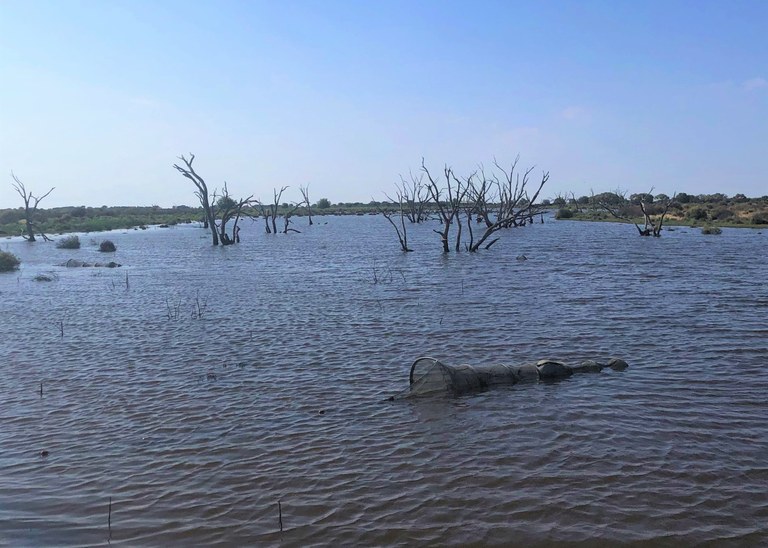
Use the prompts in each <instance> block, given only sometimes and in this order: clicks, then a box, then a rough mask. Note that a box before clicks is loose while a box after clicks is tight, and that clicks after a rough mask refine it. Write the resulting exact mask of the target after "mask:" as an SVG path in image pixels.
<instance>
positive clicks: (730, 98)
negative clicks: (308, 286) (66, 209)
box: [0, 0, 768, 208]
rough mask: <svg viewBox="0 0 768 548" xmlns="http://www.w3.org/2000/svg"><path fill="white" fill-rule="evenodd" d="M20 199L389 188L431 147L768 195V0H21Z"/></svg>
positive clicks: (1, 90)
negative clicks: (192, 180)
mask: <svg viewBox="0 0 768 548" xmlns="http://www.w3.org/2000/svg"><path fill="white" fill-rule="evenodd" d="M0 76H2V86H0V208H3V207H16V206H18V205H19V197H18V196H17V195H16V194H15V193H14V192H13V189H12V188H11V184H10V183H11V177H10V171H11V170H13V171H14V172H15V173H16V175H17V176H19V178H21V180H22V181H24V182H25V183H26V184H27V186H28V187H29V188H31V189H33V190H35V191H36V192H44V191H46V190H47V189H48V188H50V187H51V186H55V187H56V190H55V191H54V192H53V194H51V195H50V196H49V197H48V198H47V199H46V200H45V201H44V202H43V205H45V206H48V207H53V206H59V205H93V206H98V205H102V204H107V205H151V204H158V205H163V206H170V205H174V204H193V203H194V201H195V199H194V196H193V195H192V187H191V185H190V184H189V182H188V181H187V180H185V179H183V178H182V177H181V176H180V175H179V174H178V173H176V172H175V171H174V170H173V169H172V167H171V165H172V164H173V163H174V161H175V158H176V156H178V155H179V154H181V153H188V152H190V151H191V152H194V153H195V154H196V155H197V160H196V162H195V164H196V166H197V167H198V168H199V171H200V172H201V174H202V175H203V176H205V177H206V179H207V180H208V182H209V184H210V185H211V186H218V185H221V183H222V182H223V181H225V180H226V181H227V182H228V185H229V188H230V191H232V192H233V193H234V194H236V195H241V194H251V193H253V194H255V195H256V196H257V197H261V198H263V199H269V198H270V197H271V189H272V187H274V186H283V185H289V186H290V187H291V188H290V190H289V191H287V193H286V195H287V197H288V199H289V200H294V199H299V197H300V196H299V192H298V186H299V185H305V184H309V185H310V197H311V198H313V199H314V200H317V199H319V198H320V197H327V198H329V199H330V200H331V201H333V202H338V201H364V202H368V201H369V200H371V199H372V198H375V199H382V198H383V192H384V191H391V188H392V184H393V183H394V182H395V181H398V180H399V174H401V173H403V174H407V173H408V170H409V169H413V170H417V169H418V167H419V164H420V162H421V157H422V156H424V157H425V158H426V161H427V163H428V165H431V166H434V167H435V168H436V169H439V168H440V167H441V166H442V165H443V164H444V163H448V164H450V165H452V166H454V167H455V169H456V170H457V171H458V172H460V173H468V172H469V171H470V170H472V169H473V168H474V167H475V166H476V165H477V164H478V163H480V162H483V163H485V164H486V165H488V164H490V163H491V162H492V161H493V158H494V157H496V158H497V159H498V160H499V161H501V162H509V161H511V160H512V159H514V157H515V156H516V155H517V154H520V156H521V162H522V163H523V164H525V165H534V164H535V165H536V166H538V168H539V169H544V170H548V171H550V173H551V179H550V183H549V184H548V188H546V189H545V192H544V194H545V195H547V196H554V195H555V194H557V193H558V192H565V191H574V192H575V193H576V194H577V195H581V194H588V193H589V191H590V189H594V190H595V191H596V192H600V191H606V190H613V189H616V188H621V189H625V190H629V191H630V192H643V191H647V190H648V189H649V188H650V187H655V189H656V191H657V192H665V193H668V194H671V193H672V192H674V191H677V192H688V193H692V194H699V193H713V192H724V193H726V194H729V195H732V194H736V193H744V194H747V195H748V196H759V195H765V194H768V1H764V0H754V1H747V2H745V1H726V0H723V1H720V2H708V1H688V2H675V1H670V0H665V1H650V0H644V1H621V0H611V1H603V2H587V1H583V2H582V1H579V2H577V1H569V2H554V1H550V2H548V1H531V2H514V1H511V0H507V1H499V2H491V1H473V2H470V1H463V2H450V1H436V2H432V1H386V2H385V1H362V0H361V1H352V0H350V1H347V2H336V1H331V0H322V1H293V2H291V1H278V0H273V1H269V2H261V1H248V2H226V1H219V2H203V1H190V0H185V1H178V2H177V1H163V0H153V1H142V0H129V1H112V0H109V1H108V0H103V1H102V0H98V1H68V0H56V1H50V2H49V1H38V0H23V1H17V0H2V1H0Z"/></svg>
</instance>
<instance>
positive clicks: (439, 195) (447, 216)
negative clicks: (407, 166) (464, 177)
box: [421, 158, 469, 253]
mask: <svg viewBox="0 0 768 548" xmlns="http://www.w3.org/2000/svg"><path fill="white" fill-rule="evenodd" d="M421 170H422V171H423V172H424V173H425V174H426V176H427V179H428V180H429V181H428V182H427V183H426V186H427V192H428V193H429V196H430V197H431V198H432V202H433V203H434V205H435V207H436V208H437V212H438V214H439V215H440V222H441V223H442V224H443V228H442V230H434V232H436V233H437V234H439V235H440V241H441V242H442V244H443V253H449V252H450V246H449V243H448V236H449V233H450V230H451V225H452V224H453V223H454V221H456V220H458V214H459V211H460V210H461V206H462V203H463V202H464V198H465V196H466V195H467V191H468V190H469V189H468V186H467V185H466V184H465V183H464V182H462V181H461V179H459V178H458V177H456V175H455V174H454V173H453V170H452V169H451V168H449V167H448V166H447V165H446V166H445V167H444V168H443V176H444V177H445V186H444V187H443V186H441V185H440V183H438V182H437V181H436V180H435V179H434V178H433V177H432V174H431V173H430V172H429V169H427V166H426V164H425V163H424V158H422V159H421ZM460 247H461V227H460V226H459V229H458V235H457V238H456V245H455V249H456V251H459V250H460Z"/></svg>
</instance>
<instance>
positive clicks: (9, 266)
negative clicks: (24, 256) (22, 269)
mask: <svg viewBox="0 0 768 548" xmlns="http://www.w3.org/2000/svg"><path fill="white" fill-rule="evenodd" d="M19 264H21V261H20V260H19V258H18V257H17V256H16V255H14V254H13V253H11V252H10V251H0V272H11V271H13V270H16V269H17V268H19Z"/></svg>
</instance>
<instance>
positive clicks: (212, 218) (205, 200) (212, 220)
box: [173, 153, 219, 245]
mask: <svg viewBox="0 0 768 548" xmlns="http://www.w3.org/2000/svg"><path fill="white" fill-rule="evenodd" d="M179 160H181V161H182V162H184V166H179V165H178V164H173V167H174V168H175V169H176V171H178V172H179V173H181V174H182V175H183V176H184V177H186V178H187V179H189V180H190V181H192V183H194V185H195V188H197V190H196V191H195V196H197V199H198V200H200V205H201V206H202V208H203V215H204V216H205V220H206V224H207V226H208V228H209V229H210V231H211V237H212V239H213V245H219V233H218V231H217V230H216V215H215V211H214V209H215V206H214V205H213V203H212V202H211V198H210V194H209V193H208V185H207V184H206V183H205V181H204V180H203V178H202V177H200V175H198V174H197V173H196V172H195V169H194V168H193V167H192V162H194V161H195V155H194V154H192V153H190V154H189V160H187V159H186V158H185V157H184V155H183V154H182V155H181V156H179Z"/></svg>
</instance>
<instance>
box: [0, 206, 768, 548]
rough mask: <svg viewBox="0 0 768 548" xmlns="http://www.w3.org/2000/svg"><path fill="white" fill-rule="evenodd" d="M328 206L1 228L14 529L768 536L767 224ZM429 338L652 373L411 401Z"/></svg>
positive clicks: (578, 538)
mask: <svg viewBox="0 0 768 548" xmlns="http://www.w3.org/2000/svg"><path fill="white" fill-rule="evenodd" d="M318 220H319V223H320V224H318V225H316V226H313V227H311V228H310V227H307V226H305V223H306V220H305V219H297V222H296V226H297V228H299V229H300V230H302V233H301V234H290V235H272V236H269V235H266V234H263V233H262V226H261V224H256V225H253V226H250V227H246V228H245V229H244V230H243V232H242V236H243V240H244V241H243V243H242V244H241V245H239V246H233V247H229V248H213V247H212V246H210V245H209V239H208V238H207V235H206V233H205V232H204V231H203V230H202V229H200V228H195V227H192V226H180V227H175V228H170V229H151V230H147V231H130V232H114V233H109V234H107V235H105V234H96V235H93V234H92V235H82V236H81V239H82V241H83V248H82V249H80V250H75V251H68V250H61V249H57V248H55V247H54V245H53V244H45V243H36V244H32V245H30V244H27V243H25V242H22V241H18V240H4V241H2V242H0V248H2V249H7V250H10V251H12V252H13V253H16V254H17V255H18V256H20V257H21V259H22V260H23V264H22V268H21V270H20V271H18V272H16V273H10V274H2V275H0V299H1V303H2V308H1V309H0V312H1V313H2V322H0V544H2V543H4V544H7V545H12V546H20V545H21V546H33V545H46V546H48V545H56V546H66V545H77V546H80V545H101V544H107V543H108V542H111V543H112V544H121V545H126V546H135V545H201V544H205V545H210V544H234V545H237V544H241V545H259V546H262V545H264V546H267V545H284V546H310V545H320V546H323V545H334V546H362V545H366V546H370V545H417V544H419V545H438V546H446V545H454V546H455V545H468V544H469V545H510V544H516V545H530V544H534V545H541V544H559V543H565V544H579V543H583V544H585V545H593V544H595V543H598V542H603V543H608V544H615V543H624V542H626V543H633V544H634V543H637V544H649V545H676V546H677V545H694V544H701V543H705V544H706V543H711V544H713V545H718V546H721V545H737V546H742V545H760V544H763V545H764V544H766V543H768V525H766V524H768V403H766V396H767V395H768V350H767V349H766V346H767V345H768V274H767V271H766V267H765V264H766V263H765V257H766V256H768V231H765V232H764V233H760V232H757V231H752V230H730V229H725V230H723V234H722V235H720V236H705V235H702V234H700V232H699V231H698V230H696V229H677V230H674V231H669V232H665V233H664V236H663V237H662V238H660V239H652V238H640V237H638V236H637V234H636V231H635V229H634V228H633V227H631V226H626V225H618V224H597V223H593V224H588V223H574V222H562V221H561V222H555V221H548V222H547V223H545V224H543V225H542V224H535V225H533V226H530V227H526V228H524V229H516V230H512V231H508V232H506V233H504V234H503V235H502V239H501V240H500V241H499V243H498V244H496V245H495V246H494V247H493V248H492V249H491V250H490V251H486V252H483V253H478V254H469V253H460V254H454V253H451V254H450V255H449V256H443V255H442V254H441V253H440V246H439V242H438V237H437V235H436V234H434V233H433V232H432V228H434V227H433V226H420V227H413V228H412V230H411V235H410V236H411V239H412V240H413V246H414V247H415V248H416V251H415V252H414V253H409V254H402V253H400V252H399V251H398V245H397V241H396V239H395V236H394V233H393V232H392V231H391V227H390V226H389V225H388V224H387V222H386V221H385V220H384V219H383V218H380V217H369V216H366V217H344V218H335V217H330V218H320V219H318ZM105 237H109V238H110V239H112V240H113V241H114V242H115V244H116V245H117V248H118V251H117V253H115V254H113V256H112V257H111V258H112V259H113V260H115V261H117V262H119V263H122V264H123V266H122V267H121V268H119V269H114V270H107V269H93V268H64V267H56V266H53V265H55V264H57V263H62V262H64V261H66V260H67V259H69V258H75V259H79V260H86V261H94V260H109V259H108V258H106V257H105V256H104V254H99V253H98V252H97V251H96V247H97V244H98V242H99V241H101V240H102V239H103V238H105ZM521 254H524V255H525V256H526V257H527V258H528V260H526V261H520V260H516V257H517V256H518V255H521ZM49 272H51V273H54V274H55V275H56V277H57V278H58V279H56V280H55V281H52V282H38V281H34V279H33V278H34V276H35V275H37V274H40V273H49ZM126 278H127V283H126ZM198 298H199V299H200V302H201V303H203V302H205V303H207V307H206V308H205V310H204V311H203V313H202V318H196V317H194V313H195V312H196V310H197V306H196V299H198ZM422 355H431V356H434V357H436V358H438V359H440V360H442V361H444V362H445V363H453V364H457V363H470V364H472V363H477V364H488V363H498V362H500V363H505V364H521V363H526V362H530V361H534V360H538V359H541V358H554V359H560V360H564V361H566V362H578V361H580V360H583V359H597V360H604V359H607V358H609V357H611V356H617V357H621V358H623V359H625V360H626V361H627V362H629V363H630V368H629V369H628V370H626V371H624V372H612V371H604V372H602V373H599V374H593V375H578V376H574V377H571V378H569V379H566V380H563V381H561V382H555V383H548V384H543V383H542V384H528V385H515V386H511V387H507V388H499V389H494V390H490V391H487V392H483V393H479V394H473V395H469V396H464V397H460V398H451V397H431V398H427V399H416V400H405V401H394V402H389V401H386V398H387V397H388V396H390V395H392V394H395V393H397V392H399V391H401V390H403V389H404V388H406V385H407V379H408V369H409V366H410V364H411V362H412V361H413V360H414V359H415V358H416V357H418V356H422ZM41 382H42V383H43V395H42V397H41V395H40V383H41ZM41 451H47V452H48V453H47V456H41ZM110 498H111V500H112V507H111V517H110V516H109V503H110ZM278 501H280V507H281V512H282V524H283V531H282V532H280V526H279V515H278ZM110 525H111V527H110Z"/></svg>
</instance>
